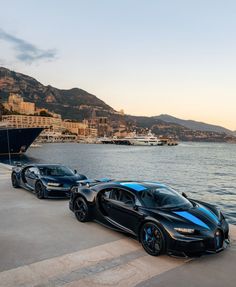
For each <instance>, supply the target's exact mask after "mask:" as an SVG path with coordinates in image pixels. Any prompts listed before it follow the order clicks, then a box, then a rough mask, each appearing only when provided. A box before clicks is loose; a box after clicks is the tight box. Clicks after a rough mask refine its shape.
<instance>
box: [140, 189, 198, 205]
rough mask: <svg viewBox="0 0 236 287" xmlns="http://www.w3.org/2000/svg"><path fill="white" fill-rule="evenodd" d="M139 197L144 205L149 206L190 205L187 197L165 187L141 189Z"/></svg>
mask: <svg viewBox="0 0 236 287" xmlns="http://www.w3.org/2000/svg"><path fill="white" fill-rule="evenodd" d="M140 199H141V201H142V203H143V204H144V206H146V207H149V208H158V207H159V208H160V207H161V208H175V207H186V208H187V207H191V206H192V204H191V203H190V202H189V200H188V199H186V198H185V197H183V196H182V195H180V194H179V193H178V192H177V191H175V190H173V189H171V188H167V187H161V188H153V189H146V190H143V191H141V192H140Z"/></svg>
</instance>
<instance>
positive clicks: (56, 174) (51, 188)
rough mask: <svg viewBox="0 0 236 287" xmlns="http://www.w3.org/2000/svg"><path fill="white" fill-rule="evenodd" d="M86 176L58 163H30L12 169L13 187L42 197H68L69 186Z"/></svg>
mask: <svg viewBox="0 0 236 287" xmlns="http://www.w3.org/2000/svg"><path fill="white" fill-rule="evenodd" d="M86 178H87V177H86V176H84V175H82V174H78V173H77V171H74V172H73V171H72V170H71V169H69V168H68V167H66V166H63V165H58V164H30V165H25V166H16V167H14V168H13V169H12V174H11V181H12V185H13V187H15V188H17V187H23V188H25V189H28V190H30V191H33V192H34V193H35V194H36V196H37V197H38V198H40V199H42V198H51V197H53V198H69V197H70V193H71V187H72V186H74V185H76V184H77V183H78V182H79V181H80V180H85V179H86Z"/></svg>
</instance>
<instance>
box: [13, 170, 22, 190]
mask: <svg viewBox="0 0 236 287" xmlns="http://www.w3.org/2000/svg"><path fill="white" fill-rule="evenodd" d="M11 183H12V186H13V187H14V188H18V187H20V186H19V183H18V180H17V176H16V173H15V172H13V173H12V175H11Z"/></svg>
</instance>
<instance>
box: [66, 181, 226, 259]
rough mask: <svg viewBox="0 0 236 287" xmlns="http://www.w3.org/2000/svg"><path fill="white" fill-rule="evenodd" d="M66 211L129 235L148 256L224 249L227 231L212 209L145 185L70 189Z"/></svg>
mask: <svg viewBox="0 0 236 287" xmlns="http://www.w3.org/2000/svg"><path fill="white" fill-rule="evenodd" d="M69 207H70V209H71V210H72V211H73V212H74V213H75V216H76V218H77V219H78V220H79V221H81V222H85V221H89V220H93V219H95V220H97V221H100V222H102V223H103V224H106V225H108V226H110V227H112V228H115V229H118V230H120V231H123V232H127V233H130V234H132V235H134V236H135V237H136V238H138V240H139V241H140V242H141V243H142V245H143V248H144V249H145V250H146V251H147V253H149V254H150V255H154V256H157V255H159V254H161V253H168V254H175V255H186V256H193V255H197V254H201V253H204V252H218V251H220V250H223V249H224V248H225V247H226V246H227V244H228V243H229V226H228V223H227V222H226V220H225V218H224V216H223V214H222V213H221V212H220V211H219V210H218V208H216V207H215V206H213V205H211V204H208V203H205V202H201V201H197V200H192V199H188V198H187V196H186V195H185V194H182V195H180V194H179V193H178V192H177V191H175V190H173V189H172V188H170V187H168V186H166V185H164V184H161V183H156V182H147V181H136V182H134V181H110V182H109V181H108V182H105V183H104V182H103V183H98V182H94V183H92V182H90V183H86V181H85V185H84V186H82V187H81V186H80V187H79V186H77V187H76V186H75V187H73V188H72V193H71V199H70V203H69Z"/></svg>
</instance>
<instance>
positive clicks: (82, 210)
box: [74, 197, 91, 222]
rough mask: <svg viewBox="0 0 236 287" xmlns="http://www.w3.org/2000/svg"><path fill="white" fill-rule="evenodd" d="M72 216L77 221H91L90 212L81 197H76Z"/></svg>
mask: <svg viewBox="0 0 236 287" xmlns="http://www.w3.org/2000/svg"><path fill="white" fill-rule="evenodd" d="M74 214H75V217H76V218H77V220H78V221H80V222H86V221H89V220H91V210H90V207H89V206H88V203H87V201H86V200H85V199H83V198H82V197H78V198H76V200H75V203H74Z"/></svg>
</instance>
